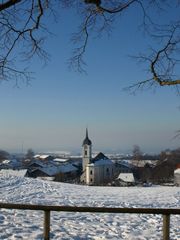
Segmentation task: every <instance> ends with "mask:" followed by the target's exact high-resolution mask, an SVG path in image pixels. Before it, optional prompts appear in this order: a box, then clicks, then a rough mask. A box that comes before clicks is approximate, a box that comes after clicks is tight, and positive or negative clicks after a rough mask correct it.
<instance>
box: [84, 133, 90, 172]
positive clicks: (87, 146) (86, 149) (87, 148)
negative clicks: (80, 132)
mask: <svg viewBox="0 0 180 240" xmlns="http://www.w3.org/2000/svg"><path fill="white" fill-rule="evenodd" d="M82 147H83V149H82V156H83V162H82V165H83V171H85V169H86V166H87V164H89V163H90V162H91V158H92V156H91V155H92V150H91V148H92V142H91V140H90V139H89V137H88V129H87V128H86V137H85V139H84V141H83V144H82Z"/></svg>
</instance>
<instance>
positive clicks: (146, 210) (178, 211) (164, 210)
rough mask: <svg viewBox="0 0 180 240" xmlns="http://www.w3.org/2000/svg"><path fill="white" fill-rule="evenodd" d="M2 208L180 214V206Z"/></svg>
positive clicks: (14, 206) (10, 205)
mask: <svg viewBox="0 0 180 240" xmlns="http://www.w3.org/2000/svg"><path fill="white" fill-rule="evenodd" d="M0 208H7V209H22V210H40V211H55V212H94V213H95V212H96V213H135V214H139V213H143V214H165V215H169V214H180V208H112V207H78V206H51V205H49V206H48V205H32V204H16V203H1V202H0Z"/></svg>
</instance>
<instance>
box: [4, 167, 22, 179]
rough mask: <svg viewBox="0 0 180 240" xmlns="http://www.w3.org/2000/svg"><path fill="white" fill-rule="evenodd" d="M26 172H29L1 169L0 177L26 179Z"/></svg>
mask: <svg viewBox="0 0 180 240" xmlns="http://www.w3.org/2000/svg"><path fill="white" fill-rule="evenodd" d="M26 172H27V169H21V170H12V169H1V170H0V176H6V177H8V176H16V177H24V176H25V175H26Z"/></svg>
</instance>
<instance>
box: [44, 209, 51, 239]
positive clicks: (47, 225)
mask: <svg viewBox="0 0 180 240" xmlns="http://www.w3.org/2000/svg"><path fill="white" fill-rule="evenodd" d="M49 239H50V211H48V210H45V211H44V240H49Z"/></svg>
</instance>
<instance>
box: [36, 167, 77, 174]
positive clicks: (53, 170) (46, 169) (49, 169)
mask: <svg viewBox="0 0 180 240" xmlns="http://www.w3.org/2000/svg"><path fill="white" fill-rule="evenodd" d="M37 170H39V171H41V172H44V173H45V174H47V175H48V176H54V175H56V174H58V173H67V172H73V171H77V168H76V167H74V166H73V165H72V164H65V165H61V166H55V165H54V166H53V165H50V166H44V167H42V168H41V167H38V168H36V169H34V171H37Z"/></svg>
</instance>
